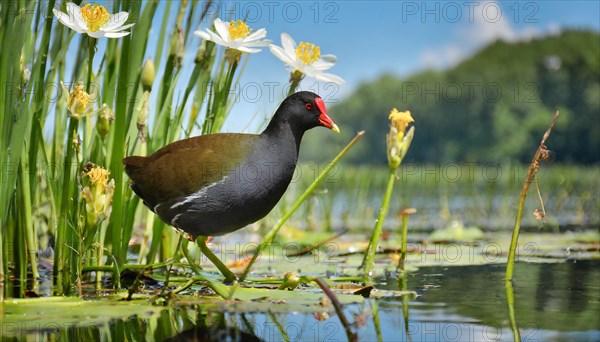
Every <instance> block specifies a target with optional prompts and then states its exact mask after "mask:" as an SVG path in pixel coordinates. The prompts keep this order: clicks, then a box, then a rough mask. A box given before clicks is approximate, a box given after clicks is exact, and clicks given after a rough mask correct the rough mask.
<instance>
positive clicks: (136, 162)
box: [123, 156, 146, 181]
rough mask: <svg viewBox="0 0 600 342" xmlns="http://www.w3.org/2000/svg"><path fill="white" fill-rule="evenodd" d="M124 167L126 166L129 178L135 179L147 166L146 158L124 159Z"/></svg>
mask: <svg viewBox="0 0 600 342" xmlns="http://www.w3.org/2000/svg"><path fill="white" fill-rule="evenodd" d="M123 165H125V172H126V173H127V175H129V178H131V179H133V180H134V181H135V179H136V178H137V177H136V176H137V175H138V174H139V173H140V171H141V170H142V168H143V167H144V166H145V165H146V157H139V156H131V157H127V158H124V159H123Z"/></svg>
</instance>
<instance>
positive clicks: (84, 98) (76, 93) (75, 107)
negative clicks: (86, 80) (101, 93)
mask: <svg viewBox="0 0 600 342" xmlns="http://www.w3.org/2000/svg"><path fill="white" fill-rule="evenodd" d="M60 86H61V87H62V89H63V91H64V92H65V94H66V98H67V108H68V109H69V114H70V116H72V117H74V118H76V119H81V118H83V117H84V116H86V115H88V114H89V113H91V108H92V106H93V103H94V98H93V97H92V96H90V94H88V93H86V92H85V90H84V86H83V83H81V82H77V83H75V85H74V86H73V90H71V92H70V93H69V91H68V90H67V87H65V85H64V83H63V82H62V81H61V82H60Z"/></svg>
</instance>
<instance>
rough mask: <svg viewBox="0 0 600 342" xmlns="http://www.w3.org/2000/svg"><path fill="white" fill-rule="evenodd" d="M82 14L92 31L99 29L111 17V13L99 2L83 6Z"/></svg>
mask: <svg viewBox="0 0 600 342" xmlns="http://www.w3.org/2000/svg"><path fill="white" fill-rule="evenodd" d="M81 16H82V17H83V21H84V22H85V24H86V25H87V27H88V30H89V31H90V32H96V31H98V30H99V29H100V27H102V25H104V24H105V23H106V22H107V21H108V19H110V14H108V12H107V11H106V8H104V6H100V5H98V4H93V5H90V4H87V5H85V6H83V7H82V8H81Z"/></svg>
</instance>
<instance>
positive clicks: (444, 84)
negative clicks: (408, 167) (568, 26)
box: [303, 31, 600, 164]
mask: <svg viewBox="0 0 600 342" xmlns="http://www.w3.org/2000/svg"><path fill="white" fill-rule="evenodd" d="M599 60H600V34H598V33H597V32H589V31H566V32H564V33H562V34H560V35H558V36H548V37H545V38H541V39H536V40H533V41H531V42H520V43H514V44H510V43H506V42H503V41H497V42H495V43H493V44H491V45H489V46H488V47H486V48H484V49H483V50H481V51H480V52H479V53H477V54H476V55H474V56H473V57H471V58H470V59H468V60H465V61H463V62H462V63H460V64H459V65H457V66H456V67H454V68H451V69H449V70H445V71H439V72H435V71H425V72H421V73H418V74H416V75H413V76H411V77H408V78H398V77H396V76H392V75H384V76H382V77H380V78H379V79H377V80H375V81H373V82H370V83H365V84H362V85H360V86H359V87H358V88H357V89H356V90H355V92H354V93H353V94H351V95H350V96H348V98H347V99H346V100H343V101H342V102H341V103H340V104H339V105H336V106H333V107H332V108H331V109H330V111H331V113H332V116H333V117H335V118H336V122H337V123H338V125H339V126H340V129H341V131H342V133H343V134H346V135H347V136H346V137H343V138H345V139H347V138H349V136H350V135H351V134H352V132H355V131H357V130H359V129H361V130H365V131H366V133H367V134H366V135H365V139H364V141H363V143H362V144H361V145H360V146H357V148H356V149H355V150H354V151H353V153H352V154H351V155H349V156H348V159H347V161H348V160H350V161H352V162H354V163H379V164H383V163H384V162H385V160H386V155H385V139H382V137H381V136H380V135H379V134H378V132H385V131H386V130H387V128H388V127H387V126H388V122H387V120H386V116H385V113H387V111H388V110H389V109H390V108H392V107H398V109H399V110H410V111H411V112H412V114H413V117H414V118H415V121H416V122H415V124H416V125H418V126H419V134H417V135H416V136H415V141H414V143H413V147H412V149H411V152H410V153H409V154H408V155H407V157H406V158H407V162H410V161H416V162H428V163H431V162H450V161H462V162H489V161H505V160H511V161H520V162H523V163H526V162H529V159H530V158H531V155H530V154H531V152H530V151H531V150H530V149H529V148H528V147H531V146H536V145H537V143H538V141H539V137H541V136H542V134H543V133H544V131H545V129H546V126H547V123H548V122H549V120H550V119H551V118H552V115H553V114H554V112H555V111H556V110H557V109H558V110H560V113H561V119H560V120H558V122H557V123H556V129H555V132H553V134H552V137H551V139H550V140H549V141H548V147H549V148H550V150H552V151H553V152H555V153H556V161H560V162H569V163H588V164H589V163H597V162H600V123H599V121H598V115H599V113H600V63H598V61H599ZM335 138H336V137H330V136H326V135H319V136H317V135H316V134H315V135H314V136H311V138H310V139H307V140H310V141H307V142H308V144H307V145H306V148H304V155H303V157H304V158H305V159H308V160H325V159H326V158H325V156H327V155H331V153H332V151H330V150H328V149H327V147H329V148H330V149H331V148H333V147H334V146H336V144H334V143H328V142H330V141H333V140H332V139H335ZM339 139H342V137H339Z"/></svg>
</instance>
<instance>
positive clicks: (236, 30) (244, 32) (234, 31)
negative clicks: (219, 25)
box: [229, 20, 252, 39]
mask: <svg viewBox="0 0 600 342" xmlns="http://www.w3.org/2000/svg"><path fill="white" fill-rule="evenodd" d="M251 31H252V30H251V29H250V28H249V27H248V25H246V23H245V22H243V21H241V20H236V21H230V22H229V37H230V38H231V39H238V38H241V39H244V38H246V37H248V36H249V35H250V32H251Z"/></svg>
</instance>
